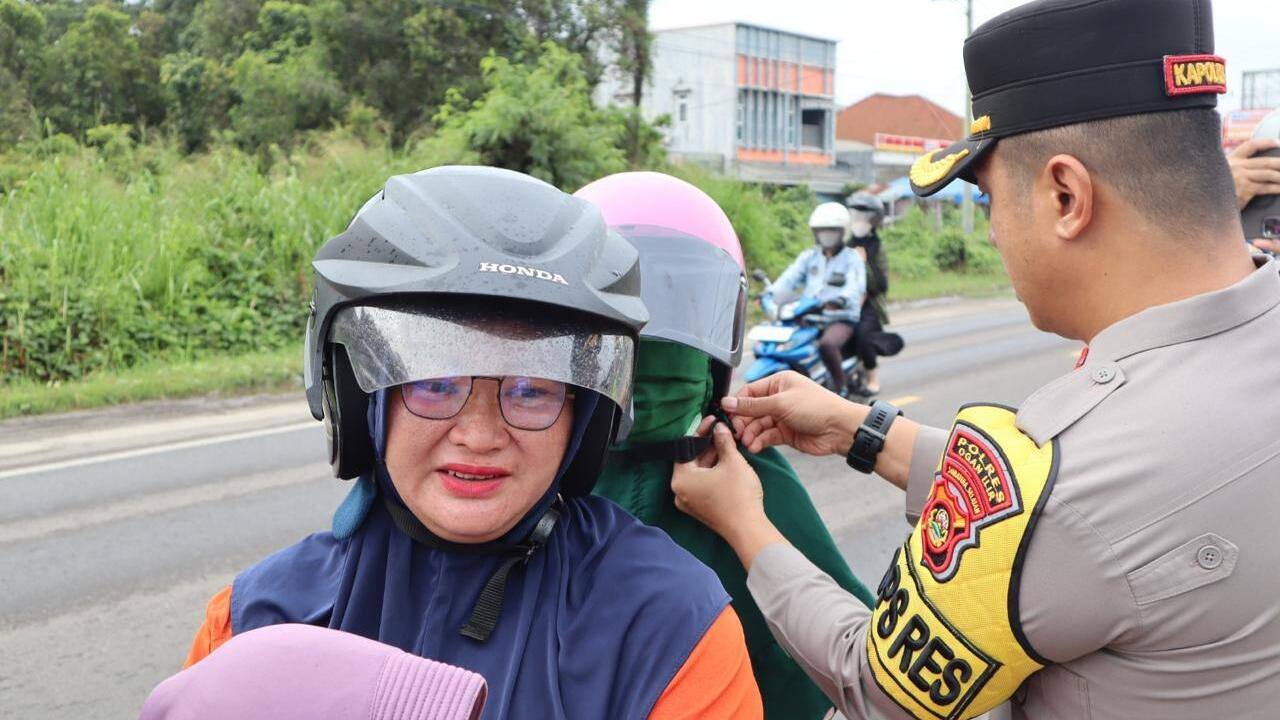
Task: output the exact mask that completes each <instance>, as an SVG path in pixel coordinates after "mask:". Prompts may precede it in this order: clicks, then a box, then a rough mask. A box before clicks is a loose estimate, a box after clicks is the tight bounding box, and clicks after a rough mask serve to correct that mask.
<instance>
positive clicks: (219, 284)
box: [0, 138, 419, 382]
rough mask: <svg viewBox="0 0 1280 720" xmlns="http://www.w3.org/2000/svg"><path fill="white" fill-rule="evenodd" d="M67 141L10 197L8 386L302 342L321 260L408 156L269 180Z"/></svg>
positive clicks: (240, 163)
mask: <svg viewBox="0 0 1280 720" xmlns="http://www.w3.org/2000/svg"><path fill="white" fill-rule="evenodd" d="M128 152H129V156H127V157H121V156H120V155H119V154H117V155H105V154H104V153H102V152H100V151H97V150H94V149H88V148H81V147H78V146H69V147H68V146H65V145H64V146H62V147H60V148H58V149H57V151H55V152H50V153H48V154H47V155H46V156H45V157H42V158H41V159H40V161H39V162H38V163H35V164H33V165H32V166H31V171H30V174H29V175H27V176H25V177H21V178H18V179H16V180H15V181H14V182H13V184H12V186H11V187H10V188H9V190H8V192H6V193H5V194H4V196H3V197H2V198H0V377H3V378H4V379H5V380H12V379H18V378H21V379H27V380H35V381H44V382H48V381H55V380H65V379H72V378H77V377H81V376H83V375H84V374H86V373H88V372H91V371H93V370H98V369H104V368H114V367H127V366H132V365H136V364H138V363H140V362H143V361H146V360H148V359H155V358H158V357H174V358H191V357H195V356H198V355H200V354H203V353H208V352H221V353H226V352H231V353H251V352H258V351H262V350H269V349H273V348H278V347H281V346H283V345H284V344H286V343H291V342H296V341H297V339H298V338H299V337H300V333H301V330H302V328H303V325H304V323H305V315H304V313H305V307H306V305H305V298H306V295H307V292H308V289H309V285H310V271H309V269H308V262H309V260H310V258H311V256H312V254H313V253H314V251H315V249H316V248H317V247H318V246H319V245H320V244H321V243H323V242H324V240H325V239H327V238H328V237H330V236H332V235H334V234H336V233H338V232H340V231H341V230H342V228H343V227H344V226H345V224H346V222H347V221H348V220H349V218H350V214H351V213H352V212H353V211H354V209H355V208H358V207H359V205H360V203H361V202H363V201H364V200H365V199H367V198H368V196H369V195H371V194H372V193H373V192H375V191H376V190H377V189H378V188H379V187H380V186H381V183H382V182H383V181H384V180H385V179H386V178H387V177H388V176H389V175H391V174H394V173H396V172H404V171H408V170H410V169H415V167H416V166H418V165H419V163H417V162H416V161H415V159H414V158H412V157H409V156H405V155H399V154H393V153H391V152H389V151H387V150H385V149H377V148H374V149H368V148H365V147H364V146H362V145H360V144H359V143H356V142H354V141H351V140H347V139H341V138H332V139H330V140H328V141H325V142H320V143H317V144H316V145H315V146H313V149H312V152H311V153H304V154H300V155H298V156H296V157H293V158H288V159H286V160H284V161H282V162H277V163H276V164H275V165H274V169H273V170H272V171H271V172H269V173H263V172H262V171H261V170H260V169H259V164H258V161H257V160H256V159H255V158H253V157H251V156H247V155H244V154H242V153H240V152H238V151H236V150H233V149H228V148H222V149H218V150H216V151H214V152H212V153H210V154H207V155H204V156H200V157H196V158H192V159H185V160H180V159H179V158H178V157H177V154H176V153H175V152H173V151H172V150H169V149H166V148H163V147H159V148H158V147H144V148H137V149H134V150H130V151H128Z"/></svg>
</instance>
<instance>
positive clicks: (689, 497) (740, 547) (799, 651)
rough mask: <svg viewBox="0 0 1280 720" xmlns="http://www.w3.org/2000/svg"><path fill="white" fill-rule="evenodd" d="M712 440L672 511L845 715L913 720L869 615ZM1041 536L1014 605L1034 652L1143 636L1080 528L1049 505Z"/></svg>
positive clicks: (1112, 573)
mask: <svg viewBox="0 0 1280 720" xmlns="http://www.w3.org/2000/svg"><path fill="white" fill-rule="evenodd" d="M715 439H716V446H715V450H714V453H715V457H714V458H710V459H708V458H700V459H699V460H698V461H697V462H696V463H686V464H682V465H677V466H676V471H675V474H674V477H673V479H672V489H673V490H674V491H675V493H676V506H677V507H678V508H680V509H681V510H682V511H684V512H686V513H689V514H690V515H693V516H694V517H695V518H697V519H698V520H699V521H701V522H703V523H704V524H706V525H707V526H708V527H710V528H711V529H712V530H714V531H715V532H716V533H718V534H719V535H721V537H723V538H724V539H725V540H726V541H727V542H728V543H729V544H730V546H732V547H733V549H734V550H735V551H736V552H737V553H738V556H739V558H740V559H741V560H742V562H743V564H744V565H745V566H746V567H747V570H748V575H747V587H748V589H749V590H750V591H751V595H752V597H753V598H754V599H755V600H756V603H757V604H758V605H759V607H760V610H761V613H762V614H763V615H764V617H765V620H766V621H767V622H768V624H769V628H770V630H771V632H772V633H773V635H774V637H775V638H776V639H777V640H778V643H779V644H780V645H782V647H783V649H785V650H786V651H787V652H788V654H790V655H791V657H792V658H794V659H795V660H796V662H797V663H798V664H799V665H800V667H801V668H803V669H804V671H805V672H806V674H808V675H809V676H810V677H811V678H812V679H813V681H814V682H815V683H816V684H817V685H818V686H819V687H820V688H821V689H822V690H823V692H824V693H825V694H826V695H827V696H828V698H829V699H831V701H832V702H833V703H835V704H836V706H837V707H838V708H839V709H840V711H841V712H843V713H844V714H845V716H846V717H848V718H850V720H856V719H857V718H909V717H911V715H910V714H909V713H908V712H907V711H905V710H903V709H902V708H901V707H900V706H899V705H898V704H897V703H896V702H895V701H894V700H893V698H892V697H891V695H890V694H889V693H888V692H887V691H886V690H884V689H882V687H881V685H880V684H879V680H878V678H877V671H876V670H874V669H873V668H872V667H871V665H870V663H871V659H870V656H869V654H868V650H867V632H868V630H869V628H870V621H871V617H872V615H871V611H869V610H868V609H867V608H866V607H865V606H864V605H863V604H862V603H861V602H860V601H859V600H858V599H857V598H856V597H854V596H853V595H851V594H850V593H848V592H846V591H845V590H843V589H841V588H840V587H839V586H838V585H837V584H836V583H835V581H834V580H832V579H831V578H830V577H829V576H827V575H826V574H825V573H823V572H822V571H821V570H819V569H818V568H817V567H815V566H814V565H813V563H811V562H810V561H809V560H808V559H806V558H805V557H804V555H802V554H801V553H800V552H799V551H797V550H796V549H795V548H794V547H792V546H791V545H790V544H789V543H787V541H786V540H785V539H784V538H782V536H781V535H780V534H779V533H778V531H777V530H776V528H774V526H773V525H772V524H771V523H770V521H769V519H768V518H767V517H765V516H764V513H763V510H762V509H761V508H762V507H763V506H762V503H761V501H760V497H759V496H760V495H761V492H760V481H759V479H758V478H757V477H756V476H755V475H754V473H753V472H752V471H751V468H750V466H749V465H748V464H747V463H746V461H745V460H744V459H743V458H742V456H741V455H740V454H739V453H738V452H737V448H736V445H735V444H734V443H733V439H732V437H731V436H730V434H729V433H728V432H727V431H726V430H724V429H723V428H722V427H720V428H717V429H716V434H715ZM916 532H919V530H918V529H917V530H916ZM1035 532H1036V536H1035V540H1036V542H1034V543H1031V545H1030V548H1031V551H1030V552H1029V553H1028V555H1027V557H1026V559H1025V561H1024V563H1023V570H1022V578H1023V579H1022V585H1021V587H1020V598H1021V602H1020V603H1019V605H1018V607H1019V609H1020V616H1019V617H1020V620H1021V623H1022V626H1023V630H1024V631H1025V636H1026V638H1027V641H1028V643H1029V644H1030V646H1031V647H1032V648H1034V649H1035V651H1036V652H1038V653H1039V654H1040V655H1041V656H1043V657H1045V658H1048V659H1049V660H1051V661H1053V662H1066V661H1069V660H1072V659H1075V658H1078V657H1081V656H1083V655H1086V654H1089V653H1091V652H1094V651H1096V650H1098V649H1099V648H1102V647H1105V646H1106V645H1107V644H1109V643H1110V642H1112V641H1114V640H1115V639H1116V638H1117V637H1120V636H1121V635H1122V634H1123V633H1125V632H1131V631H1133V630H1134V629H1135V628H1140V627H1141V614H1140V613H1138V612H1137V611H1136V606H1135V604H1134V603H1133V600H1132V597H1133V596H1132V592H1131V591H1130V590H1129V587H1128V581H1127V579H1126V576H1125V574H1124V571H1123V570H1122V568H1121V566H1120V565H1119V563H1118V562H1117V561H1116V557H1115V553H1114V552H1112V550H1111V548H1110V546H1109V545H1107V543H1106V541H1105V540H1103V538H1102V536H1101V535H1100V534H1099V533H1097V532H1096V531H1095V530H1094V529H1093V528H1092V527H1091V526H1090V525H1089V524H1088V523H1087V522H1085V521H1084V520H1083V518H1080V517H1079V516H1078V514H1076V513H1074V512H1073V511H1072V510H1071V509H1070V508H1069V507H1067V506H1065V505H1059V504H1056V503H1054V502H1052V500H1051V501H1050V502H1049V503H1048V504H1047V505H1046V507H1045V509H1044V510H1043V511H1042V513H1041V515H1040V517H1039V520H1038V521H1037V526H1036V530H1035ZM971 552H974V553H976V552H978V550H977V549H974V550H971ZM972 561H973V559H972V557H971V558H970V562H972ZM895 562H896V560H895ZM975 601H976V602H980V601H982V600H981V599H975ZM950 610H951V612H948V608H946V607H943V608H941V609H935V611H937V612H942V613H944V614H948V615H950V616H951V620H952V621H953V622H955V623H956V628H957V630H956V631H957V632H961V633H965V632H969V633H972V634H974V635H975V636H977V635H980V634H981V633H983V632H985V631H984V628H983V626H982V625H981V621H979V624H978V625H976V626H974V627H972V628H968V627H966V626H965V622H966V620H968V619H969V618H968V616H967V615H966V614H965V613H964V612H963V609H962V608H959V609H956V608H952V609H950ZM885 671H886V672H888V673H890V674H896V673H898V672H902V673H908V676H907V677H904V678H903V679H902V681H903V682H909V681H910V677H909V670H908V668H906V667H902V668H896V669H895V668H885ZM1009 692H1012V689H1011V690H1010V691H1009ZM975 712H978V711H975ZM971 716H972V714H969V715H963V717H971Z"/></svg>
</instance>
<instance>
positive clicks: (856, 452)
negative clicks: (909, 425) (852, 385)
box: [845, 400, 902, 473]
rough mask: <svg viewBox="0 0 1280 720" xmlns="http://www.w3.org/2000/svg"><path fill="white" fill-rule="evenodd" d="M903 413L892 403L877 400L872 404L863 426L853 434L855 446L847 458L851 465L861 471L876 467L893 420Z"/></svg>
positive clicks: (868, 471)
mask: <svg viewBox="0 0 1280 720" xmlns="http://www.w3.org/2000/svg"><path fill="white" fill-rule="evenodd" d="M901 414H902V411H901V410H899V409H898V408H897V407H896V406H895V405H893V404H892V403H887V402H885V401H884V400H877V401H876V402H875V404H874V405H872V406H871V412H870V413H869V414H868V415H867V419H866V420H864V421H863V422H862V427H860V428H858V432H856V433H854V435H853V447H850V448H849V455H848V456H847V457H846V458H845V460H846V461H847V462H848V463H849V467H851V468H853V469H854V470H857V471H858V472H860V473H870V472H871V471H873V470H875V469H876V456H877V455H879V454H880V450H881V449H883V448H884V439H885V438H886V437H888V435H889V428H890V427H892V426H893V421H894V420H896V419H897V418H898V416H899V415H901Z"/></svg>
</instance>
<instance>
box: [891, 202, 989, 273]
mask: <svg viewBox="0 0 1280 720" xmlns="http://www.w3.org/2000/svg"><path fill="white" fill-rule="evenodd" d="M880 234H881V237H882V238H883V239H884V247H885V252H887V253H888V257H889V268H890V271H891V272H892V274H893V275H895V276H898V277H903V278H911V279H919V278H923V277H927V276H929V275H933V274H936V273H938V272H972V273H989V272H993V271H995V270H998V269H999V268H1000V255H999V253H998V252H996V249H995V248H993V247H991V244H990V243H988V242H987V219H986V218H985V217H984V216H983V215H982V214H981V213H978V215H977V218H976V223H975V226H974V233H973V235H970V236H968V237H966V236H965V235H964V233H963V232H961V230H960V213H959V211H958V210H956V209H955V208H946V209H945V210H944V211H943V222H942V229H941V231H939V230H937V229H936V227H935V220H934V218H933V217H931V213H930V214H926V213H925V212H924V211H923V210H921V209H920V208H919V207H915V208H912V209H911V210H910V211H909V212H908V213H907V214H906V215H904V216H903V217H901V218H899V219H898V220H897V222H894V223H893V224H892V225H889V226H888V227H886V228H885V229H884V230H882V231H881V233H880Z"/></svg>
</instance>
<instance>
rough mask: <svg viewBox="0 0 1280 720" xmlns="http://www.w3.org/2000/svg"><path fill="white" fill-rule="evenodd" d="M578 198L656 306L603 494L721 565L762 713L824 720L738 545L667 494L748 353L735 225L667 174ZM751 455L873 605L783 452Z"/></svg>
mask: <svg viewBox="0 0 1280 720" xmlns="http://www.w3.org/2000/svg"><path fill="white" fill-rule="evenodd" d="M576 196H577V197H580V198H584V199H586V200H590V201H591V202H593V203H595V204H596V205H597V206H599V207H600V209H601V211H602V212H603V213H604V219H605V222H606V223H608V224H609V226H610V227H611V228H612V229H613V230H616V231H617V232H618V233H619V234H621V235H622V236H623V237H625V238H627V239H628V240H630V241H631V244H633V245H635V247H636V249H637V250H639V251H640V267H641V273H640V277H641V280H642V286H643V297H644V301H645V306H646V307H647V308H648V310H649V323H648V324H647V325H645V327H644V329H643V330H641V332H640V350H639V355H638V358H637V364H636V381H635V391H634V392H633V394H632V397H633V418H632V425H631V427H630V432H629V434H628V436H627V438H626V439H625V440H624V441H621V442H618V443H616V444H614V446H613V448H612V451H611V452H610V454H609V459H608V462H607V463H606V465H605V470H604V473H603V474H602V475H601V476H600V481H599V482H598V483H597V484H596V488H595V492H596V494H598V495H603V496H605V497H607V498H609V499H611V500H613V501H614V502H617V503H618V504H619V505H621V506H622V507H623V508H624V509H625V510H627V511H629V512H631V513H632V514H634V515H635V516H636V517H638V518H639V519H640V520H641V521H643V522H645V523H648V524H650V525H654V526H656V527H659V528H661V529H663V530H665V531H666V532H667V533H668V534H669V535H670V536H671V537H672V538H673V539H674V540H675V541H676V542H677V543H679V544H680V545H681V546H682V547H683V548H685V549H686V550H688V551H689V552H691V553H693V555H694V556H695V557H697V558H698V559H699V560H701V561H702V562H704V563H706V564H707V565H708V566H709V567H711V568H712V569H713V570H715V572H716V574H717V575H718V576H719V577H720V581H721V582H722V583H723V584H724V586H725V588H726V589H728V591H729V594H730V595H731V596H732V597H733V605H734V608H735V609H736V610H737V611H738V615H739V616H740V617H741V618H742V621H743V627H744V630H745V631H746V638H747V647H748V649H749V650H750V653H751V666H752V668H753V669H754V670H755V675H756V681H757V682H758V683H759V685H760V690H761V695H762V696H763V698H764V708H765V715H766V717H778V718H784V717H785V718H797V719H804V718H813V719H815V720H816V719H817V718H822V717H824V716H825V715H826V713H827V711H828V710H829V709H830V707H831V702H830V701H829V700H828V699H827V698H826V696H825V695H823V694H822V691H821V690H819V689H818V687H817V686H816V685H814V684H813V682H812V681H811V680H809V678H808V676H806V675H805V674H804V671H803V670H802V669H801V668H800V666H799V665H797V664H796V663H795V662H794V661H793V660H791V658H789V657H788V656H787V655H786V653H785V652H783V650H782V648H781V647H780V646H779V645H778V643H777V641H776V640H774V638H773V635H772V634H770V632H769V628H768V626H766V625H765V622H764V618H763V616H762V615H761V613H760V610H759V608H758V607H757V606H756V604H755V600H753V599H752V597H751V594H750V593H749V592H748V591H747V584H746V580H747V574H746V571H745V570H744V569H743V566H742V563H741V562H739V561H738V559H737V556H735V555H734V552H733V550H732V548H730V547H729V545H728V544H727V543H725V542H724V541H723V540H721V539H720V538H719V536H717V535H716V534H715V533H714V532H712V531H711V530H709V529H708V528H707V527H705V526H704V525H702V524H701V523H699V522H698V521H697V520H694V519H693V518H691V517H690V516H688V515H685V514H684V513H682V512H679V511H678V510H677V509H676V506H675V496H674V495H673V494H672V492H671V472H672V466H673V463H677V462H687V461H689V460H692V459H693V458H694V457H695V456H696V455H697V454H699V452H700V451H701V450H702V449H704V448H705V447H707V446H708V444H709V443H708V441H707V440H706V439H704V438H699V437H695V436H694V435H693V431H694V429H695V428H696V427H697V426H698V423H699V421H700V420H701V419H702V417H703V416H704V415H711V414H712V413H713V412H715V410H716V408H717V407H718V399H719V398H721V397H723V396H724V395H725V394H726V393H727V392H728V388H729V381H730V377H731V375H732V373H733V368H734V367H735V366H737V365H738V363H739V361H740V360H741V358H742V336H743V328H744V314H745V312H746V279H745V277H744V275H743V268H744V266H745V265H744V263H743V257H742V248H741V246H740V245H739V244H738V238H737V235H735V234H734V231H733V226H732V225H731V224H730V223H729V219H728V218H727V217H725V214H724V212H723V211H722V210H721V209H720V207H719V206H718V205H716V203H715V201H714V200H712V199H711V198H710V197H708V196H707V195H706V193H703V192H702V191H701V190H699V189H698V188H696V187H694V186H693V185H690V184H689V183H686V182H684V181H683V180H679V179H676V178H674V177H671V176H669V175H663V174H661V173H652V172H628V173H619V174H617V175H610V176H609V177H606V178H603V179H601V180H597V181H595V182H593V183H591V184H590V185H587V186H586V187H584V188H582V189H581V190H579V191H578V192H577V193H576ZM746 458H747V461H748V462H749V463H750V464H751V466H752V467H753V468H754V469H755V471H756V473H757V474H758V475H759V476H760V478H761V482H762V483H763V486H764V503H765V512H766V513H767V514H768V515H769V517H770V519H771V520H773V522H774V524H775V525H777V526H778V528H779V529H780V530H781V531H782V533H783V534H784V535H785V536H787V538H788V539H790V540H791V542H792V543H794V544H796V545H797V546H798V547H800V548H801V551H802V552H803V553H804V554H805V555H806V556H807V557H809V558H810V559H811V560H813V561H814V562H815V563H816V564H817V565H818V566H819V567H821V568H822V569H823V570H824V571H826V572H827V573H828V574H829V575H831V576H832V577H833V578H835V579H836V581H837V582H838V583H840V585H841V586H842V587H844V588H845V589H846V590H848V591H849V592H852V593H854V594H856V595H858V596H859V597H861V598H862V599H863V601H864V602H867V603H868V604H870V602H871V594H870V593H869V592H867V589H866V588H865V587H863V585H862V584H861V583H859V582H858V580H857V578H855V577H854V576H853V573H852V572H851V571H850V570H849V566H848V565H847V564H846V563H845V561H844V558H843V557H841V555H840V552H839V550H837V548H836V546H835V542H834V541H833V540H832V539H831V535H830V534H829V533H828V532H827V531H826V526H825V525H824V524H823V522H822V519H821V518H820V517H819V516H818V513H817V511H816V510H815V509H814V507H813V502H812V501H811V500H810V499H809V495H808V493H807V492H806V491H805V489H804V487H803V486H802V485H801V484H800V481H799V479H798V478H797V477H796V475H795V472H794V471H793V470H792V469H791V466H790V464H788V463H787V461H786V459H785V458H783V456H782V454H781V453H780V452H777V451H776V450H775V449H773V448H769V449H766V450H765V451H763V452H761V453H760V454H757V455H752V454H746Z"/></svg>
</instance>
